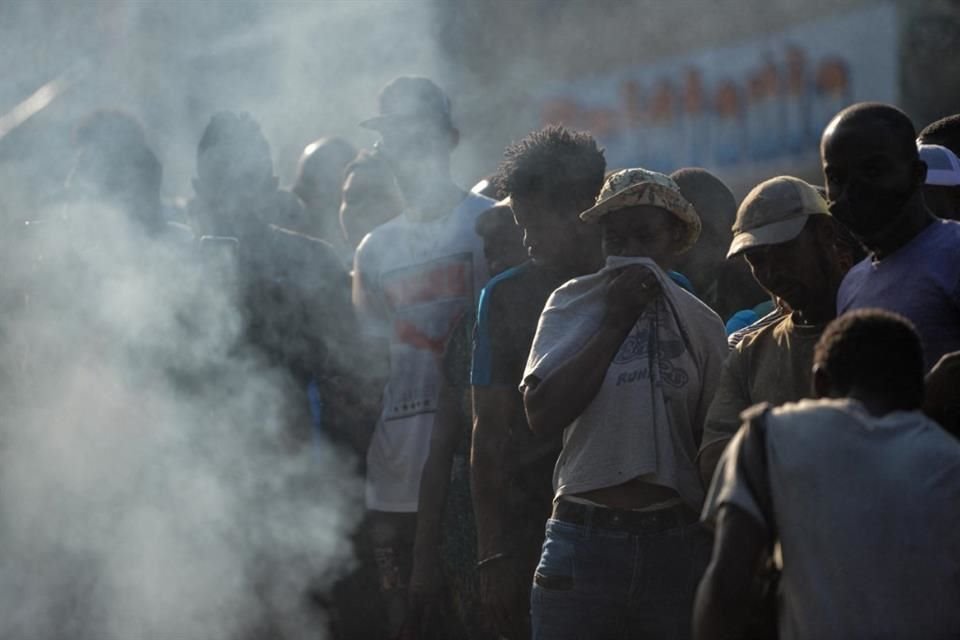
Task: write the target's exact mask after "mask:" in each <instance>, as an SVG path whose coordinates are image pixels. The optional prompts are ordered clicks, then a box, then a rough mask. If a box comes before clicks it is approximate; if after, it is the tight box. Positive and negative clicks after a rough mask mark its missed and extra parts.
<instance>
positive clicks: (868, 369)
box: [813, 309, 924, 411]
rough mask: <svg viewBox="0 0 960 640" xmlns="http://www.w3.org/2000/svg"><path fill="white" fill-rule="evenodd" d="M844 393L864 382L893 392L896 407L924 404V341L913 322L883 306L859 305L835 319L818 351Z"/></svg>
mask: <svg viewBox="0 0 960 640" xmlns="http://www.w3.org/2000/svg"><path fill="white" fill-rule="evenodd" d="M813 363H814V366H815V367H819V368H822V369H825V370H826V373H827V374H828V375H829V376H830V379H831V382H832V383H833V385H834V386H835V387H836V388H837V389H838V390H840V391H841V392H843V393H847V392H849V391H850V390H851V389H852V388H853V387H855V386H856V387H860V388H862V389H866V390H869V391H870V392H872V393H876V394H883V395H884V396H885V397H888V398H890V399H891V400H892V401H893V403H894V405H895V408H896V409H901V410H905V411H911V410H914V409H918V408H919V407H920V406H921V405H922V404H923V376H924V362H923V347H922V346H921V343H920V336H918V335H917V332H916V330H915V329H914V327H913V324H912V323H911V322H910V321H909V320H907V319H906V318H904V317H902V316H900V315H898V314H896V313H891V312H889V311H883V310H881V309H857V310H855V311H850V312H848V313H845V314H843V315H842V316H840V317H839V318H837V319H836V320H834V321H833V322H831V323H830V324H829V325H828V326H827V328H826V329H825V330H824V332H823V335H821V336H820V340H819V341H818V342H817V346H816V348H815V349H814V353H813Z"/></svg>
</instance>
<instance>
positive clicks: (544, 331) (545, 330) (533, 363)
mask: <svg viewBox="0 0 960 640" xmlns="http://www.w3.org/2000/svg"><path fill="white" fill-rule="evenodd" d="M561 290H562V287H561V289H558V290H557V291H554V292H553V293H552V294H550V297H549V298H548V299H547V303H546V304H545V305H544V307H543V311H542V312H541V313H540V320H539V321H538V322H537V332H536V334H534V336H533V344H531V345H530V352H529V354H528V355H527V364H526V366H525V367H524V370H523V379H522V380H521V381H520V387H519V388H520V393H523V392H524V391H526V388H527V385H528V384H529V382H530V379H531V378H537V379H539V380H542V379H543V378H544V377H545V376H546V375H547V373H549V372H550V371H551V370H552V369H553V368H554V367H555V366H556V363H555V361H556V360H557V359H558V358H557V357H556V353H555V352H554V350H552V349H551V347H552V346H554V345H555V344H556V343H557V341H558V338H559V335H560V334H561V333H562V332H563V327H561V326H558V323H557V322H556V321H555V320H556V314H555V312H554V309H555V301H556V299H557V295H558V292H559V291H561Z"/></svg>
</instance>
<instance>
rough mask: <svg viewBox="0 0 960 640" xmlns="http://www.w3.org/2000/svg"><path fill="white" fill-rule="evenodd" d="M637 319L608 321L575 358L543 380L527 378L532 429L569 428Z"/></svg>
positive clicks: (526, 404)
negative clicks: (617, 321) (620, 321)
mask: <svg viewBox="0 0 960 640" xmlns="http://www.w3.org/2000/svg"><path fill="white" fill-rule="evenodd" d="M633 324H634V323H633V321H630V322H629V324H627V323H626V322H623V323H620V326H617V325H607V324H605V325H604V326H603V327H601V329H600V331H598V332H597V333H595V334H594V335H593V336H592V337H591V338H590V340H588V341H587V344H585V345H584V346H583V348H582V349H581V350H580V351H579V352H578V353H577V354H576V355H574V356H573V357H572V358H570V359H569V360H567V361H566V362H564V363H563V364H562V365H560V366H559V367H557V369H555V370H554V371H552V372H551V373H550V374H549V375H547V377H546V378H544V379H543V380H539V381H538V380H536V379H531V380H528V381H527V388H526V390H525V391H524V394H523V404H524V407H525V409H526V411H527V421H528V422H529V423H530V429H532V430H533V432H534V433H537V434H548V433H553V432H556V431H560V430H562V429H564V428H566V427H567V426H568V425H569V424H570V423H571V422H573V421H574V420H576V418H577V416H579V415H580V414H581V413H583V411H584V410H585V409H586V408H587V406H588V405H589V404H590V402H591V401H592V400H593V398H594V397H595V396H596V395H597V392H598V391H599V390H600V385H601V384H603V379H604V378H605V377H606V375H607V368H608V367H609V366H610V361H611V360H613V357H614V356H615V355H617V351H618V350H619V349H620V345H622V344H623V341H624V340H625V339H626V337H627V335H628V334H629V333H630V329H632V328H633Z"/></svg>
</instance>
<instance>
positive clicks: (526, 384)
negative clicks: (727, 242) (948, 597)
mask: <svg viewBox="0 0 960 640" xmlns="http://www.w3.org/2000/svg"><path fill="white" fill-rule="evenodd" d="M581 220H584V221H585V222H592V223H598V224H599V225H600V227H601V235H602V246H603V252H604V254H605V256H606V265H605V266H604V267H603V268H602V269H601V270H599V271H597V272H596V273H593V274H589V275H586V276H580V277H577V278H574V279H573V280H571V281H569V282H567V283H565V284H564V285H563V286H562V287H560V288H559V289H557V290H556V291H554V293H553V294H552V295H551V297H550V299H549V300H548V302H547V303H546V305H545V307H544V311H543V312H542V314H541V316H540V321H539V324H538V327H537V334H536V337H535V338H534V342H533V345H532V346H531V350H530V355H529V357H528V361H527V366H526V368H525V370H524V378H523V382H522V384H521V388H522V389H523V393H524V406H525V408H526V411H527V418H528V420H529V423H530V428H531V429H532V430H533V431H534V432H535V433H537V434H542V435H549V434H559V433H562V434H563V448H562V451H561V453H560V456H559V457H558V459H557V464H556V466H555V470H554V490H555V495H554V504H553V513H552V515H551V518H550V520H549V521H548V522H547V526H546V534H545V541H544V544H543V551H542V555H541V559H540V563H539V564H538V566H537V568H536V571H535V574H534V586H533V592H532V595H531V622H532V626H533V629H534V637H535V638H557V639H559V638H571V639H573V638H584V637H597V638H608V637H654V638H661V637H671V638H686V637H689V620H690V615H691V611H692V604H693V593H694V590H695V588H696V584H697V581H698V580H699V578H700V575H701V572H702V571H703V568H704V567H705V566H706V561H707V556H708V554H709V539H708V537H707V536H706V535H705V533H704V532H701V531H700V530H699V526H698V525H697V524H696V521H697V515H696V514H697V512H698V511H699V508H700V505H701V503H702V496H703V493H702V492H703V489H702V486H701V483H700V478H699V475H698V474H697V473H696V470H695V465H694V459H695V457H696V448H697V443H698V442H699V439H700V437H699V436H700V432H701V429H702V424H703V418H704V416H705V415H706V411H707V404H708V401H707V399H708V398H710V397H711V396H712V395H713V391H714V389H715V385H716V382H717V379H718V377H719V372H720V367H721V363H722V358H723V355H724V354H725V352H726V341H725V338H724V331H723V324H722V322H721V321H720V319H719V317H717V315H716V314H715V313H714V312H713V311H711V310H710V309H709V308H708V307H706V305H704V304H703V303H702V302H700V301H699V300H697V299H696V298H695V297H694V296H693V295H692V294H690V293H689V292H687V291H685V290H683V289H682V288H681V287H680V286H679V285H678V284H677V283H676V282H674V281H672V278H671V277H670V276H669V275H668V273H667V272H668V271H669V269H670V268H671V267H673V266H674V265H676V263H677V262H678V258H679V256H680V255H682V254H683V252H684V251H686V250H688V249H689V248H690V247H691V246H692V245H693V243H694V242H695V241H696V238H697V235H698V234H699V231H700V222H699V218H697V215H696V212H695V210H694V209H693V207H692V206H691V205H690V203H689V202H687V201H686V200H685V199H684V198H683V196H682V195H681V194H680V190H679V187H677V185H676V183H675V182H673V180H671V179H670V178H669V177H667V176H665V175H663V174H657V173H654V172H650V171H646V170H644V169H639V168H635V169H625V170H623V171H618V172H616V173H614V174H613V175H611V176H610V177H609V178H608V179H607V181H606V183H605V184H604V187H603V190H602V191H601V193H600V195H599V196H598V201H597V204H596V205H595V206H594V207H592V208H591V209H589V210H587V211H585V212H583V213H582V214H581ZM647 585H649V586H647ZM654 585H655V586H654Z"/></svg>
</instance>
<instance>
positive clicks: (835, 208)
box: [830, 179, 916, 238]
mask: <svg viewBox="0 0 960 640" xmlns="http://www.w3.org/2000/svg"><path fill="white" fill-rule="evenodd" d="M915 191H916V189H915V188H910V189H909V190H897V189H889V188H886V187H877V186H875V185H870V184H867V183H865V182H863V181H862V180H857V179H855V180H852V181H851V182H850V184H849V185H848V186H847V188H846V189H845V190H844V192H843V194H842V195H841V197H840V198H839V199H837V200H834V201H832V202H830V213H831V214H833V216H834V217H835V218H836V219H837V220H838V221H839V222H840V223H841V224H843V225H844V226H845V227H847V228H848V229H850V231H852V232H853V233H854V235H857V236H859V237H860V238H872V237H876V236H877V235H878V234H880V233H882V232H883V231H885V230H886V229H888V228H890V226H891V225H893V224H894V223H895V222H896V221H897V220H898V219H899V217H900V214H901V212H902V211H903V208H904V206H905V205H906V204H907V202H908V201H909V200H910V198H911V197H912V196H913V194H914V192H915Z"/></svg>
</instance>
